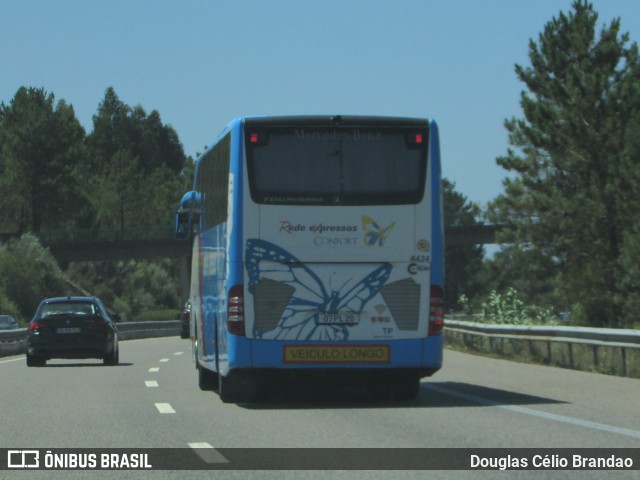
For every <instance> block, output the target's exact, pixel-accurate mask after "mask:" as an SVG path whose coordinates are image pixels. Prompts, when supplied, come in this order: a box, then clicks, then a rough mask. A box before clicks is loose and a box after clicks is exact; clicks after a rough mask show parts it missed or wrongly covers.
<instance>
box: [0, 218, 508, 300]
mask: <svg viewBox="0 0 640 480" xmlns="http://www.w3.org/2000/svg"><path fill="white" fill-rule="evenodd" d="M499 228H500V227H499V226H495V225H472V226H455V227H447V228H446V229H445V242H446V243H447V244H453V245H463V244H475V245H477V244H493V243H496V231H497V230H498V229H499ZM16 237H17V235H15V234H4V235H0V241H7V240H9V239H11V238H16ZM37 237H38V238H39V239H40V242H41V243H42V245H43V246H45V247H47V248H49V250H50V251H51V253H52V254H53V256H54V257H55V258H56V260H57V261H58V262H59V263H60V264H62V265H64V264H67V263H70V262H89V261H104V260H128V259H154V258H176V259H179V264H180V291H181V295H182V297H183V298H187V297H188V296H189V269H190V256H191V242H189V241H185V240H175V239H174V237H173V230H172V229H155V230H144V231H125V232H122V231H95V230H64V231H50V232H43V233H41V234H38V235H37Z"/></svg>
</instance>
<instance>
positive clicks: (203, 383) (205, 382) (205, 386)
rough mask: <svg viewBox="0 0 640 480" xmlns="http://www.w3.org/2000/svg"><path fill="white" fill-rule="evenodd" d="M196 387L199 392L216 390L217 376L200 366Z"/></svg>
mask: <svg viewBox="0 0 640 480" xmlns="http://www.w3.org/2000/svg"><path fill="white" fill-rule="evenodd" d="M198 386H199V387H200V390H215V389H216V388H218V375H217V373H216V372H212V371H211V370H207V369H206V368H204V367H203V366H202V365H200V366H199V368H198Z"/></svg>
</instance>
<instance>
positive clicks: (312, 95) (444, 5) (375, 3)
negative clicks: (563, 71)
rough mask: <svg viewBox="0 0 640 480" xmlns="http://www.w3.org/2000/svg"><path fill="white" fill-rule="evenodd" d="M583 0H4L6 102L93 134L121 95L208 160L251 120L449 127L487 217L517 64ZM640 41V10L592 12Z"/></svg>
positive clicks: (514, 101) (622, 4)
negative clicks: (54, 109) (368, 118)
mask: <svg viewBox="0 0 640 480" xmlns="http://www.w3.org/2000/svg"><path fill="white" fill-rule="evenodd" d="M571 3H572V1H571V0H535V1H531V0H446V1H445V0H437V1H436V0H322V1H319V0H175V1H168V0H104V1H103V0H58V1H52V0H0V22H1V27H0V101H1V102H4V103H5V104H9V103H10V102H11V99H12V98H13V97H14V96H15V94H16V91H17V90H18V89H19V88H20V87H21V86H26V87H36V88H44V89H45V91H47V92H48V93H53V94H54V95H55V98H56V100H64V101H65V102H67V103H69V104H71V105H73V107H74V110H75V113H76V116H77V118H78V120H79V121H80V122H81V123H82V125H83V126H84V128H85V130H86V131H87V133H89V132H91V130H92V129H93V122H92V117H93V115H94V114H95V113H96V111H97V108H98V105H99V104H100V102H101V101H102V100H103V98H104V94H105V90H106V89H107V88H108V87H113V88H114V89H115V91H116V94H117V95H118V97H119V98H120V100H122V101H123V102H125V103H126V104H128V105H130V106H132V107H133V106H136V105H141V106H142V107H143V108H144V109H145V110H146V112H147V113H150V112H151V111H153V110H157V111H158V112H159V113H160V116H161V118H162V121H163V123H165V124H169V125H171V126H172V127H173V128H174V129H175V131H176V132H177V134H178V136H179V138H180V141H181V142H182V144H183V146H184V150H185V153H186V154H187V155H190V156H192V157H195V156H196V154H197V153H199V152H202V151H203V150H204V148H205V146H206V145H211V144H212V143H213V141H214V139H215V138H216V137H217V135H218V133H219V132H220V131H221V130H222V129H223V128H224V126H225V125H226V124H227V123H229V121H231V120H232V119H233V118H235V117H238V116H242V115H301V114H313V115H315V114H341V115H350V114H351V115H390V116H408V117H422V118H425V117H428V118H433V119H435V120H436V121H437V122H438V125H439V130H440V141H441V153H442V165H443V166H442V170H443V175H444V176H445V177H446V178H448V179H449V180H451V181H453V182H454V183H455V184H456V190H458V191H459V192H460V193H462V194H463V195H465V196H466V197H467V198H468V199H469V200H470V201H473V202H477V203H479V204H480V205H485V204H486V203H487V202H489V201H491V200H493V199H494V198H495V197H496V196H497V195H499V194H500V193H501V192H502V191H503V187H502V180H503V179H504V178H505V176H506V175H507V173H506V172H505V171H504V170H503V169H502V168H500V167H499V166H497V164H496V157H499V156H501V155H503V154H505V153H506V150H507V148H508V146H509V145H508V138H507V132H506V130H505V128H504V121H505V119H508V118H512V117H514V116H515V117H522V112H521V109H520V103H519V102H520V92H521V91H522V90H523V89H524V85H523V84H522V83H521V82H519V80H518V79H517V77H516V75H515V73H514V65H515V64H519V65H523V66H528V65H529V61H528V44H529V40H530V39H534V40H535V39H537V38H538V35H539V34H540V32H542V30H543V29H544V26H545V24H546V23H547V22H549V21H550V20H551V19H552V18H553V17H554V16H557V15H558V13H559V12H560V11H561V10H562V11H564V12H568V11H570V10H571ZM592 3H593V5H594V8H595V10H596V11H597V12H598V14H599V22H600V26H603V25H604V24H609V23H610V22H611V20H612V19H614V18H618V17H619V18H620V19H621V22H622V31H623V32H629V34H630V37H631V41H634V42H638V40H639V39H640V1H638V0H593V1H592Z"/></svg>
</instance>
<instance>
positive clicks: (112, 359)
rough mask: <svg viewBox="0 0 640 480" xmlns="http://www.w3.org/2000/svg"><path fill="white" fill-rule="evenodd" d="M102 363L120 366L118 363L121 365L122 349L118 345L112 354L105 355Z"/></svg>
mask: <svg viewBox="0 0 640 480" xmlns="http://www.w3.org/2000/svg"><path fill="white" fill-rule="evenodd" d="M102 361H103V362H104V364H105V365H118V363H120V349H119V348H118V344H117V343H116V344H115V345H114V347H113V350H112V351H111V353H109V354H107V355H105V357H104V359H103V360H102Z"/></svg>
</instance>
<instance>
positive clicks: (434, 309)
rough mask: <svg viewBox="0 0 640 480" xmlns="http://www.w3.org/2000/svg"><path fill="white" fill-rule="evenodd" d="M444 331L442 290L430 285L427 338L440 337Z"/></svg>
mask: <svg viewBox="0 0 640 480" xmlns="http://www.w3.org/2000/svg"><path fill="white" fill-rule="evenodd" d="M443 329H444V290H442V287H440V286H439V285H431V307H430V314H429V336H431V335H441V334H442V331H443Z"/></svg>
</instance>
